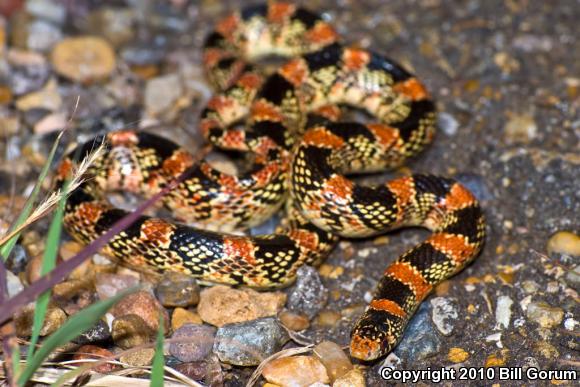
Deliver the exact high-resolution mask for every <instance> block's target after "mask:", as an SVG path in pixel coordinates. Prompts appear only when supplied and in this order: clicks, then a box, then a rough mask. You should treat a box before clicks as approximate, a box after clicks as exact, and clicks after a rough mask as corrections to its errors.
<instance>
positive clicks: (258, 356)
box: [213, 317, 289, 366]
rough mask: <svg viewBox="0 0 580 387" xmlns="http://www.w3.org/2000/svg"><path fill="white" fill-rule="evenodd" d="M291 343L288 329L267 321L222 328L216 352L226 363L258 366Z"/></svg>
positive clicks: (216, 343)
mask: <svg viewBox="0 0 580 387" xmlns="http://www.w3.org/2000/svg"><path fill="white" fill-rule="evenodd" d="M288 339H289V338H288V333H287V332H286V329H284V328H283V327H282V326H281V325H280V324H279V323H278V321H277V320H276V319H275V318H273V317H266V318H262V319H258V320H253V321H247V322H242V323H236V324H228V325H224V326H222V327H221V328H219V329H218V331H217V334H216V339H215V344H214V349H213V350H214V353H215V354H216V355H217V356H218V357H219V359H220V360H221V361H222V362H224V363H229V364H233V365H240V366H255V365H258V364H260V363H261V362H262V360H264V359H265V358H267V357H268V356H270V355H272V354H274V353H276V352H278V351H279V350H280V349H281V348H282V345H284V344H285V343H286V342H287V341H288Z"/></svg>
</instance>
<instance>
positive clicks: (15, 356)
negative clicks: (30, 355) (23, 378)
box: [12, 345, 21, 380]
mask: <svg viewBox="0 0 580 387" xmlns="http://www.w3.org/2000/svg"><path fill="white" fill-rule="evenodd" d="M20 358H21V356H20V346H19V345H16V346H15V347H14V349H13V351H12V375H14V379H15V380H16V379H18V377H19V376H20V371H21V367H20Z"/></svg>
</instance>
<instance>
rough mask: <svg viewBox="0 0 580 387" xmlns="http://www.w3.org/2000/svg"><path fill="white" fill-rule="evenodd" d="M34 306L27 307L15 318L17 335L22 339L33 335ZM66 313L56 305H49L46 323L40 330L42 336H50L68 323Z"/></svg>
mask: <svg viewBox="0 0 580 387" xmlns="http://www.w3.org/2000/svg"><path fill="white" fill-rule="evenodd" d="M34 308H35V305H34V304H30V305H27V306H25V307H24V308H23V309H22V310H21V311H20V312H18V313H17V314H16V316H15V317H14V325H15V326H16V334H17V335H18V336H21V337H30V335H31V334H32V323H33V318H34ZM66 318H67V317H66V313H64V311H63V310H62V309H60V308H58V307H56V306H54V305H49V306H48V309H47V311H46V316H45V318H44V323H43V325H42V328H41V329H40V336H48V335H50V334H51V333H53V332H55V331H56V330H57V329H58V328H60V327H61V326H62V324H64V323H65V321H66Z"/></svg>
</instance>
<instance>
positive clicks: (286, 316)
mask: <svg viewBox="0 0 580 387" xmlns="http://www.w3.org/2000/svg"><path fill="white" fill-rule="evenodd" d="M278 318H279V319H280V322H281V323H282V324H284V326H285V327H286V328H288V329H290V330H291V331H296V332H298V331H303V330H304V329H308V327H309V326H310V321H309V320H308V317H306V316H305V315H303V314H300V313H294V312H291V311H289V310H283V311H282V312H280V314H279V315H278Z"/></svg>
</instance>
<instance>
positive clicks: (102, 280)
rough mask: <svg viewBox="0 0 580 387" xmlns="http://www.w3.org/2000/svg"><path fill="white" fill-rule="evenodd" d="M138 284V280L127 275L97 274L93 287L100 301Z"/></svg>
mask: <svg viewBox="0 0 580 387" xmlns="http://www.w3.org/2000/svg"><path fill="white" fill-rule="evenodd" d="M138 284H139V279H138V278H135V277H133V276H128V275H119V274H111V273H98V274H97V275H96V277H95V287H96V289H97V294H98V296H99V298H100V299H101V300H106V299H107V298H111V297H113V296H116V295H117V293H119V292H121V291H123V290H125V289H129V288H131V287H133V286H137V285H138Z"/></svg>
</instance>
